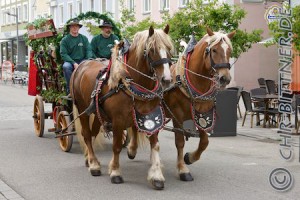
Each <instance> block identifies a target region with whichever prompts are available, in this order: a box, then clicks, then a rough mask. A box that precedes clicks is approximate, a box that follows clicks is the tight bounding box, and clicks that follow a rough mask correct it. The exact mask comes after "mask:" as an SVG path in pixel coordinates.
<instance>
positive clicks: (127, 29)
mask: <svg viewBox="0 0 300 200" xmlns="http://www.w3.org/2000/svg"><path fill="white" fill-rule="evenodd" d="M120 5H121V8H122V9H121V13H122V17H121V20H120V22H121V23H120V25H121V26H122V35H123V37H125V38H127V39H131V40H132V39H133V36H134V34H136V33H137V32H139V31H143V30H147V29H149V27H150V26H153V27H156V28H158V27H159V26H161V24H159V23H156V22H154V21H152V20H150V17H147V18H146V19H143V20H142V21H140V22H138V23H135V22H136V19H135V17H134V11H133V10H129V9H128V8H127V7H126V6H125V4H124V0H121V1H120Z"/></svg>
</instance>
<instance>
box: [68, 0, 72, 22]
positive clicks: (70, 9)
mask: <svg viewBox="0 0 300 200" xmlns="http://www.w3.org/2000/svg"><path fill="white" fill-rule="evenodd" d="M68 13H69V16H68V17H69V19H72V18H73V4H72V3H68Z"/></svg>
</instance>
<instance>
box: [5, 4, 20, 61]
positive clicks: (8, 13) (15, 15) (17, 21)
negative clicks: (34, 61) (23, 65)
mask: <svg viewBox="0 0 300 200" xmlns="http://www.w3.org/2000/svg"><path fill="white" fill-rule="evenodd" d="M6 14H7V15H9V16H13V17H15V18H16V23H17V59H16V64H17V65H18V64H19V15H18V9H16V14H11V13H10V12H6Z"/></svg>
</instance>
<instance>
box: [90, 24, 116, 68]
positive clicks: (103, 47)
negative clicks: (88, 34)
mask: <svg viewBox="0 0 300 200" xmlns="http://www.w3.org/2000/svg"><path fill="white" fill-rule="evenodd" d="M112 27H113V26H112V24H111V23H110V22H109V21H104V20H101V22H100V26H99V28H101V34H99V35H97V36H95V37H94V38H93V39H92V41H91V46H92V51H93V53H94V58H103V59H110V57H111V48H112V47H113V46H114V45H115V40H119V38H118V36H116V35H115V34H113V33H112ZM106 64H108V63H106Z"/></svg>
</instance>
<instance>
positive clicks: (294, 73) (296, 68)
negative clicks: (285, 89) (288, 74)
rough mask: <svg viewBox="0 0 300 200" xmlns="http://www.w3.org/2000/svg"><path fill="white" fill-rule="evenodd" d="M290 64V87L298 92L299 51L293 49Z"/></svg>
mask: <svg viewBox="0 0 300 200" xmlns="http://www.w3.org/2000/svg"><path fill="white" fill-rule="evenodd" d="M293 54H294V57H293V64H292V82H291V87H290V89H291V90H292V91H294V92H300V52H297V51H296V50H294V52H293Z"/></svg>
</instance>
